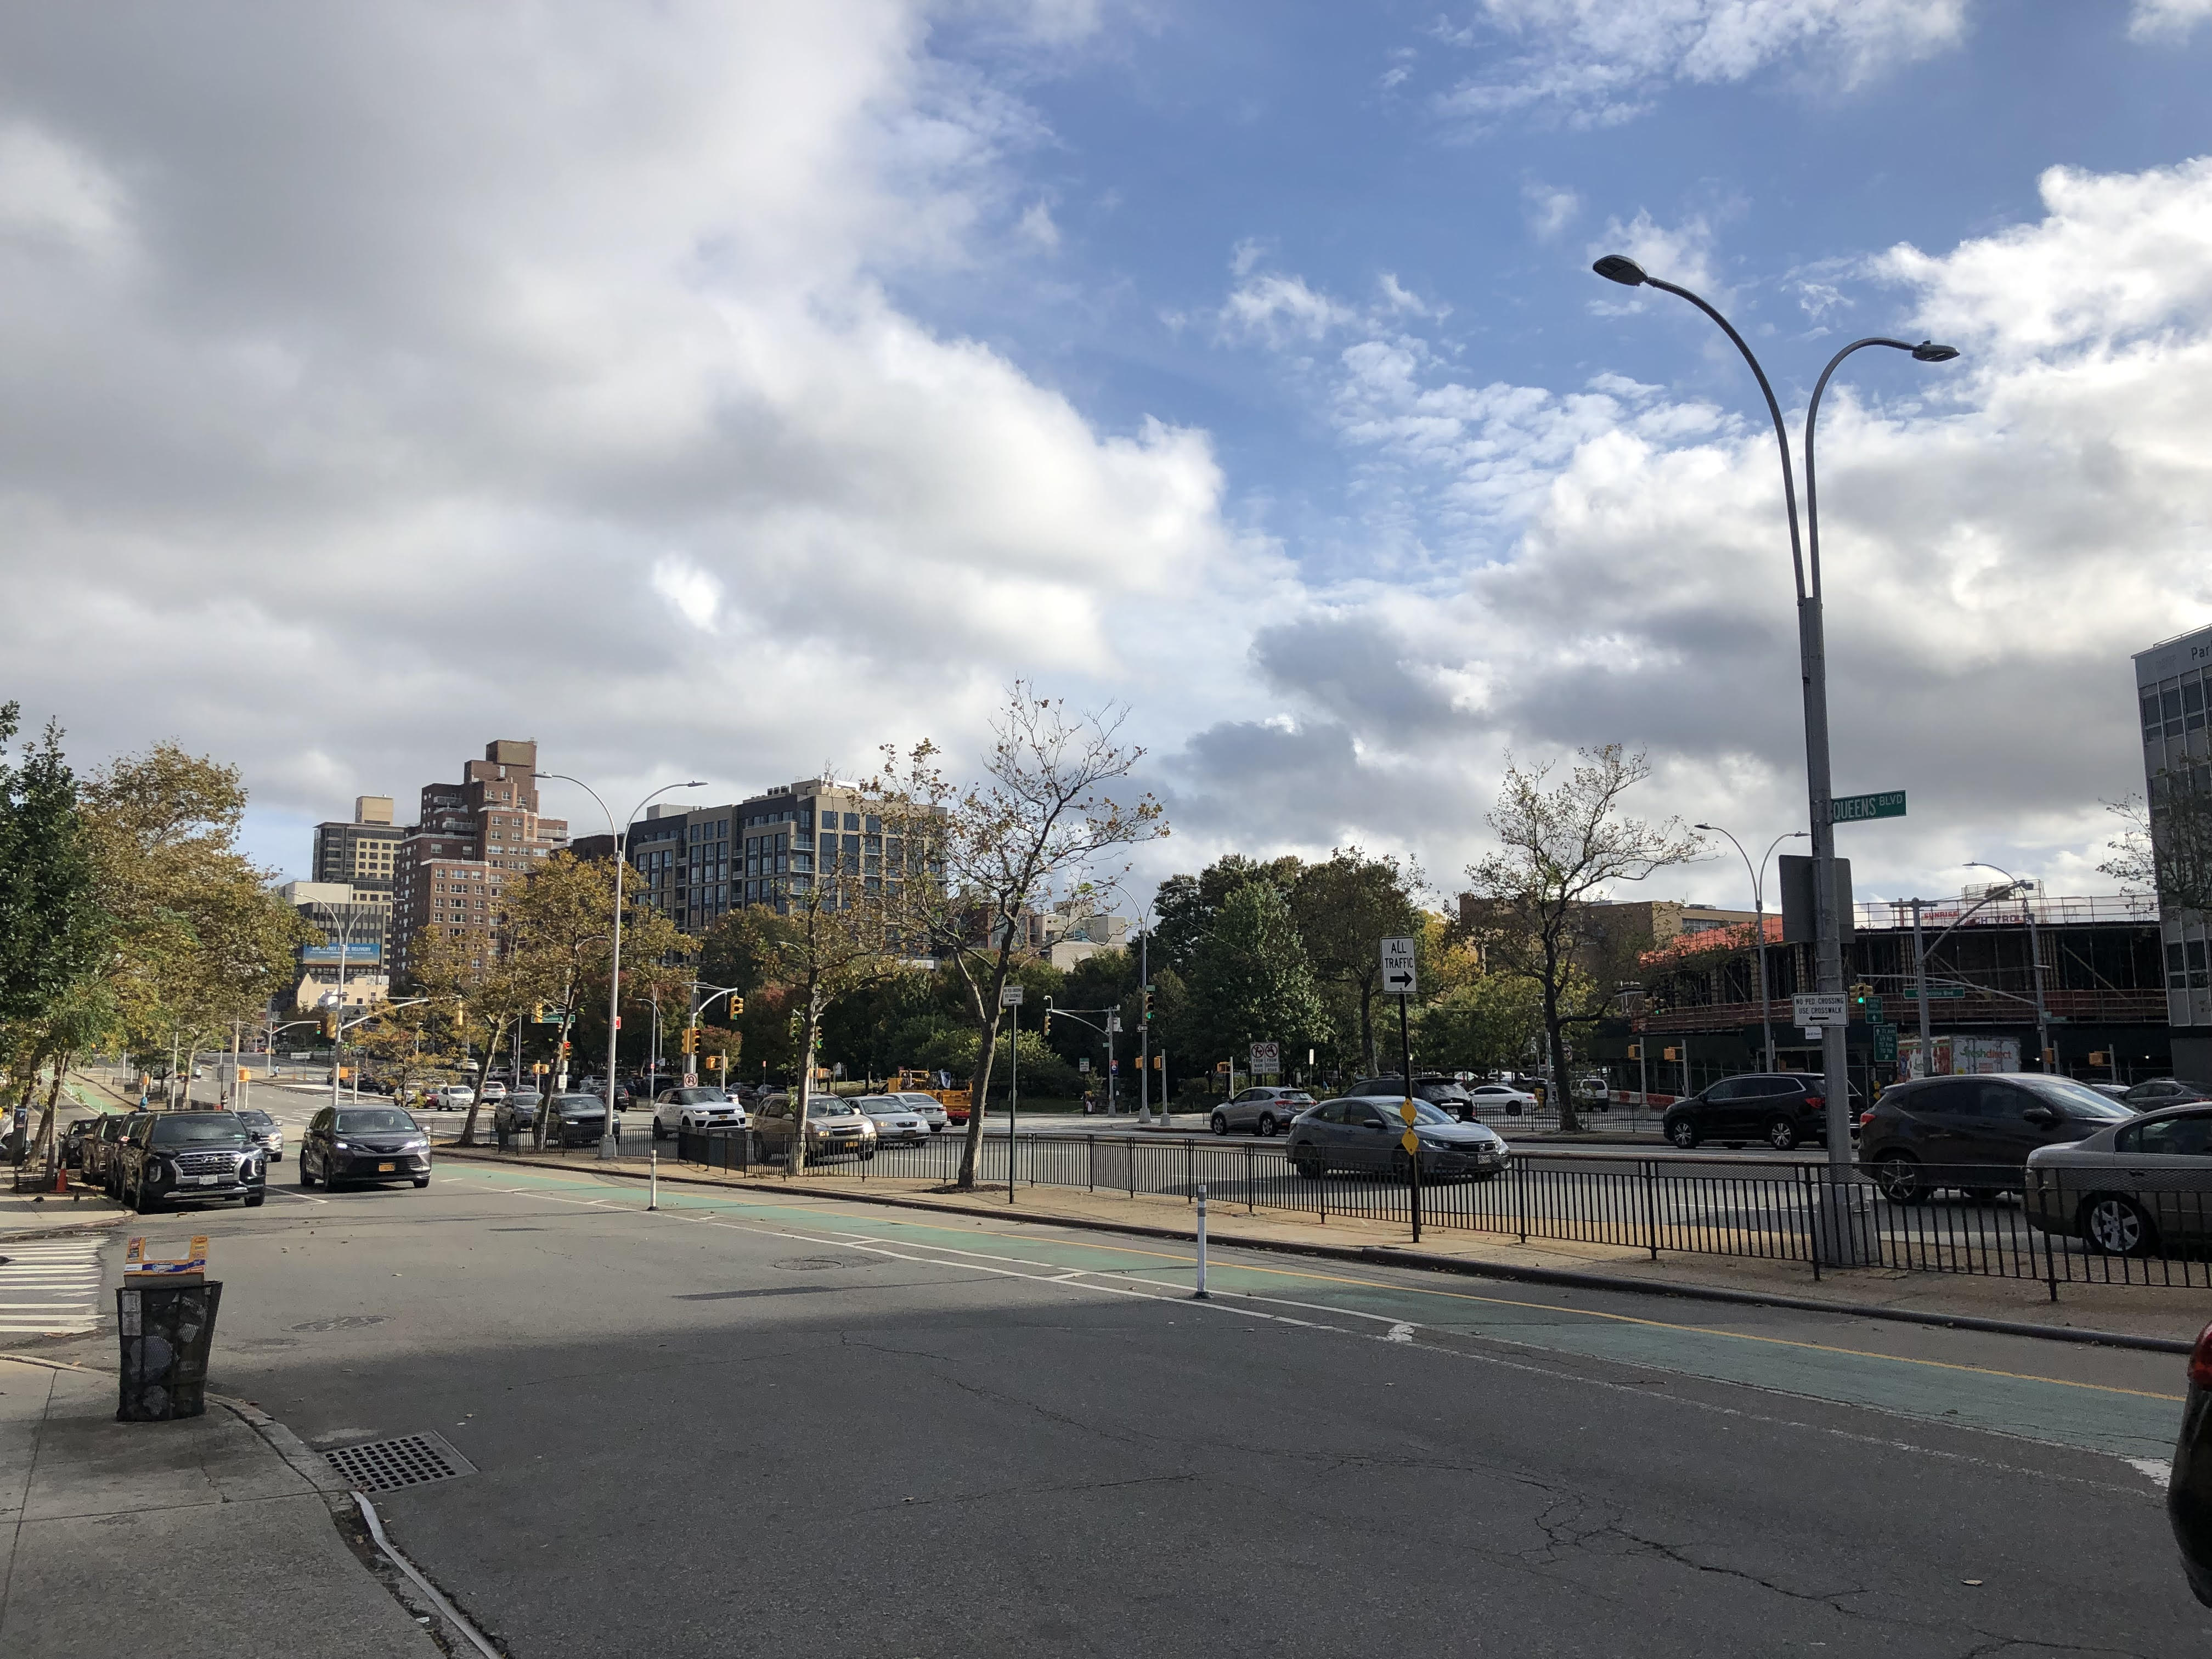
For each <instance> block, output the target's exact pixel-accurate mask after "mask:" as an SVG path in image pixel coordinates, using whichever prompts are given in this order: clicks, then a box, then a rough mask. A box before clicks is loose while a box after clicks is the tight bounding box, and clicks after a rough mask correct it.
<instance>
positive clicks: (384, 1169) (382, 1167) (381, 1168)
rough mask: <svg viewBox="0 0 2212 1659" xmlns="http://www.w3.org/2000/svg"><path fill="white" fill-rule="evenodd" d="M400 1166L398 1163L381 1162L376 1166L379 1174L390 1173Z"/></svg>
mask: <svg viewBox="0 0 2212 1659" xmlns="http://www.w3.org/2000/svg"><path fill="white" fill-rule="evenodd" d="M398 1167H399V1166H398V1164H378V1165H377V1166H376V1172H377V1174H379V1175H390V1174H391V1173H392V1171H393V1170H396V1169H398Z"/></svg>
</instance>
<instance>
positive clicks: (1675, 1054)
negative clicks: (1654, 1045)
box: [1659, 1048, 1682, 1060]
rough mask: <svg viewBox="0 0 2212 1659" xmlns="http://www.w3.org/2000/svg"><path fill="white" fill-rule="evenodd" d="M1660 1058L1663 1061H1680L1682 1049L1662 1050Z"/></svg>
mask: <svg viewBox="0 0 2212 1659" xmlns="http://www.w3.org/2000/svg"><path fill="white" fill-rule="evenodd" d="M1659 1057H1660V1059H1662V1060H1680V1059H1681V1057H1682V1051H1681V1050H1680V1048H1662V1049H1661V1050H1660V1051H1659Z"/></svg>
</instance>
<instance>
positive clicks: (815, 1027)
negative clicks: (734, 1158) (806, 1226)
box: [783, 994, 822, 1177]
mask: <svg viewBox="0 0 2212 1659" xmlns="http://www.w3.org/2000/svg"><path fill="white" fill-rule="evenodd" d="M821 1036H822V1012H821V1010H820V1009H819V1008H817V1006H815V999H814V997H813V996H812V995H811V994H809V995H808V997H807V999H806V1038H805V1042H802V1043H801V1044H800V1045H799V1103H798V1107H797V1111H798V1115H797V1116H796V1117H794V1118H793V1120H792V1125H791V1145H790V1146H787V1148H785V1150H784V1154H783V1173H784V1175H785V1176H786V1177H789V1176H796V1175H798V1174H799V1172H800V1171H802V1170H805V1168H806V1125H807V1121H808V1120H807V1114H808V1113H809V1112H810V1111H811V1110H812V1109H813V1101H814V1050H815V1045H816V1044H817V1042H820V1041H821Z"/></svg>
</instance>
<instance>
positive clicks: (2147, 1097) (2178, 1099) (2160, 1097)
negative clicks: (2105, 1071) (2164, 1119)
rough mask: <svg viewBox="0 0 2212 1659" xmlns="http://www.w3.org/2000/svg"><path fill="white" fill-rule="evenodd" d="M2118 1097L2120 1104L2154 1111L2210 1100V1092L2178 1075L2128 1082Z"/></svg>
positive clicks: (2137, 1109)
mask: <svg viewBox="0 0 2212 1659" xmlns="http://www.w3.org/2000/svg"><path fill="white" fill-rule="evenodd" d="M2091 1086H2092V1087H2094V1086H2095V1085H2091ZM2118 1098H2119V1100H2120V1102H2121V1103H2122V1104H2124V1105H2126V1106H2130V1107H2132V1108H2133V1109H2135V1110H2136V1111H2138V1112H2154V1111H2156V1110H2157V1109H2159V1108H2160V1107H2161V1106H2185V1105H2187V1104H2188V1103H2190V1102H2191V1101H2192V1100H2212V1092H2207V1091H2205V1090H2204V1089H2203V1088H2201V1087H2200V1086H2198V1085H2196V1084H2194V1083H2184V1082H2183V1081H2182V1080H2181V1079H2179V1078H2178V1077H2154V1078H2148V1079H2145V1080H2144V1081H2142V1082H2141V1083H2131V1084H2130V1085H2128V1086H2127V1087H2126V1088H2124V1089H2123V1090H2122V1091H2120V1093H2119V1096H2118Z"/></svg>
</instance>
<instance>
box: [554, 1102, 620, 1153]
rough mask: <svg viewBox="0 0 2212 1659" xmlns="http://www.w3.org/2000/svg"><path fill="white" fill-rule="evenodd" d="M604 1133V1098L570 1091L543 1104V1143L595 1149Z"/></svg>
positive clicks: (605, 1130) (605, 1127) (605, 1113)
mask: <svg viewBox="0 0 2212 1659" xmlns="http://www.w3.org/2000/svg"><path fill="white" fill-rule="evenodd" d="M606 1132H607V1097H605V1095H586V1094H580V1093H577V1092H574V1091H571V1092H569V1093H568V1094H565V1095H555V1096H553V1097H551V1098H550V1100H548V1101H547V1102H546V1103H545V1144H546V1145H547V1146H597V1145H598V1144H599V1141H600V1140H601V1139H603V1138H604V1137H605V1134H606Z"/></svg>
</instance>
